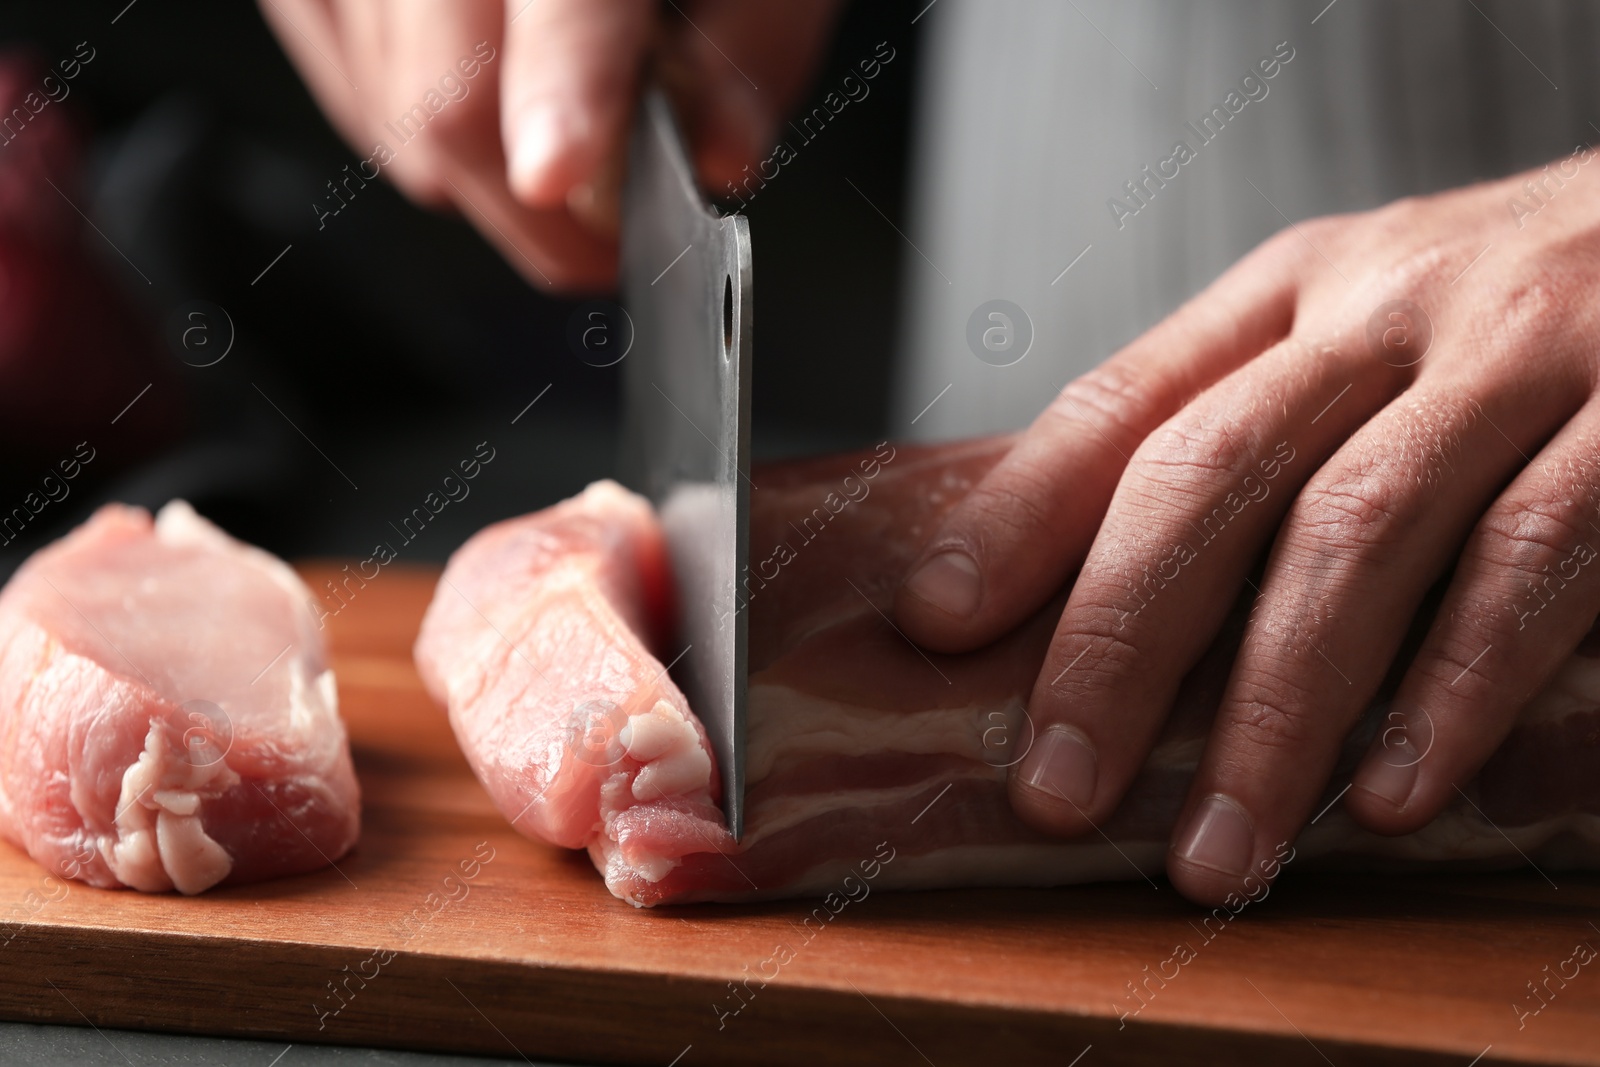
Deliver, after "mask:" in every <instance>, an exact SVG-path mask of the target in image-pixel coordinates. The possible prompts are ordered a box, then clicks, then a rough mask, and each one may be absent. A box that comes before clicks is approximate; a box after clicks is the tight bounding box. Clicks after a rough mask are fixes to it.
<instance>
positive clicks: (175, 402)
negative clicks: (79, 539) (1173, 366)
mask: <svg viewBox="0 0 1600 1067" xmlns="http://www.w3.org/2000/svg"><path fill="white" fill-rule="evenodd" d="M916 13H917V10H916V6H915V5H914V4H912V3H901V2H898V0H874V2H873V3H858V4H853V5H849V6H847V7H846V9H845V13H844V15H843V16H842V19H841V22H840V24H839V27H838V31H837V33H836V35H835V39H834V42H833V45H832V47H831V50H830V59H829V61H828V63H827V64H826V65H825V67H824V68H823V69H822V70H821V71H820V72H819V74H818V77H817V80H816V81H815V83H814V85H815V87H816V88H815V89H814V95H815V96H816V97H817V99H814V100H808V101H806V102H805V103H804V104H803V105H802V106H801V108H799V109H797V111H809V110H810V108H811V107H812V106H813V105H814V104H816V103H817V102H819V100H820V96H821V95H822V93H823V92H825V91H826V90H827V89H828V87H830V86H832V85H836V84H837V83H838V81H839V79H840V78H841V77H842V76H843V75H844V74H845V73H847V72H848V71H849V70H850V68H852V67H853V66H854V64H855V62H856V61H857V60H858V59H862V58H865V57H868V56H870V55H871V54H872V52H873V50H874V47H875V46H876V45H877V43H878V42H879V41H885V40H886V41H888V42H889V43H890V45H891V46H892V47H894V48H895V49H896V52H897V56H896V59H895V61H894V62H893V63H891V64H889V65H887V66H885V67H884V68H883V70H882V73H881V74H880V75H879V77H878V78H877V79H876V80H875V81H874V82H873V83H872V91H871V94H870V96H869V97H867V98H866V99H865V100H862V101H860V102H859V103H856V104H852V105H851V106H849V107H847V108H846V109H845V110H844V111H843V112H841V113H840V114H839V116H838V117H837V118H836V119H835V120H834V121H833V122H832V123H831V124H829V125H828V126H827V127H826V129H825V130H823V132H822V133H821V135H820V136H818V137H817V138H816V139H815V141H813V142H812V143H809V144H806V145H804V147H802V148H800V149H799V151H798V154H797V158H796V159H795V160H793V161H792V162H790V163H789V164H787V165H785V166H784V167H783V169H782V171H781V173H780V174H779V176H778V177H777V178H776V179H774V180H773V181H772V182H771V183H770V184H769V185H768V186H767V187H766V188H765V189H763V190H762V191H761V192H760V194H759V195H758V196H757V197H756V198H755V199H754V200H753V201H751V203H750V205H749V208H748V211H747V213H748V215H749V216H750V219H751V228H752V234H753V241H754V247H755V263H756V288H755V301H756V313H755V331H756V332H755V353H754V361H755V362H754V368H755V369H754V414H753V425H754V427H755V433H754V447H755V451H756V454H757V456H758V457H773V456H779V455H795V454H805V453H813V452H819V451H830V450H834V449H839V448H848V447H853V446H857V445H861V444H865V443H868V442H870V441H875V440H877V439H878V437H879V436H881V431H882V427H883V425H884V423H885V420H886V410H887V394H888V376H889V360H888V353H889V352H890V351H891V349H892V346H893V343H894V337H893V329H894V314H893V311H894V309H895V307H896V306H897V299H898V295H897V290H898V286H899V277H900V267H901V258H902V251H903V249H904V247H905V246H904V242H903V241H902V240H901V238H900V237H899V235H898V234H896V233H895V231H894V229H893V228H891V226H890V225H888V224H886V223H885V221H884V219H883V218H880V217H879V216H878V215H877V213H876V212H875V211H874V210H873V209H872V206H871V205H869V204H868V203H867V202H866V201H865V200H863V198H862V196H861V195H860V194H858V193H857V192H856V191H855V190H853V189H852V188H851V187H850V185H849V184H848V183H847V181H846V180H845V179H846V176H848V177H849V180H850V181H851V182H854V183H855V184H856V185H857V186H859V187H860V189H861V190H862V192H864V193H866V194H867V195H869V196H870V197H871V199H872V202H873V204H875V205H876V206H877V207H878V208H879V209H881V210H882V211H883V212H884V214H885V215H887V216H888V217H889V219H891V220H893V223H894V225H897V226H899V227H900V228H901V229H904V228H905V225H904V223H903V221H902V205H903V202H904V196H903V191H904V188H905V184H906V177H907V175H906V158H907V151H906V149H907V139H908V128H909V112H910V96H911V89H912V87H913V85H914V84H915V82H916V70H915V67H916V56H917V48H916V43H917V42H916V36H915V34H916V28H915V27H914V26H911V25H910V23H911V18H912V16H914V15H915V14H916ZM113 20H114V21H113ZM0 48H3V50H4V51H5V53H6V54H7V56H9V57H11V58H10V60H8V62H7V65H6V69H5V72H4V74H3V75H0V92H3V93H4V94H5V96H6V99H7V101H8V103H7V104H6V108H7V114H10V110H9V109H10V108H12V107H14V106H16V105H17V103H18V102H19V101H21V99H22V98H23V97H24V95H25V94H26V93H27V92H29V91H30V90H34V89H37V88H38V86H39V84H40V79H41V78H42V77H43V75H44V74H46V73H47V72H48V71H49V68H51V67H55V66H57V65H58V64H59V62H60V61H62V60H65V59H70V58H71V57H73V56H74V55H77V56H78V57H79V58H80V59H81V57H82V56H85V55H92V58H91V59H90V60H88V61H87V62H86V63H82V65H81V68H80V69H79V71H78V75H77V77H75V78H74V79H72V80H71V81H70V82H66V83H65V89H66V95H65V98H64V99H62V100H60V101H59V102H58V101H55V100H52V101H51V102H50V103H48V104H47V105H45V106H44V107H42V108H40V109H39V110H38V113H37V114H31V113H30V114H29V115H25V116H24V118H25V119H26V121H13V122H12V123H11V124H10V125H9V126H0V140H3V141H4V143H3V144H0V444H3V447H4V456H5V458H4V461H3V463H0V541H3V542H4V543H3V544H0V576H5V575H9V573H10V572H11V570H12V569H14V568H15V567H16V566H17V565H18V564H19V563H20V562H21V561H22V560H23V559H24V558H25V557H26V555H27V553H28V552H29V551H31V550H32V549H34V548H37V547H38V546H39V545H41V544H43V543H45V542H47V541H49V540H51V539H53V538H54V537H57V536H59V535H60V534H62V533H63V532H65V531H66V530H67V529H69V528H70V527H71V526H73V525H75V524H76V523H78V522H80V521H82V519H83V518H84V517H85V516H86V515H87V514H88V512H89V511H90V510H92V509H93V507H95V506H96V505H98V504H100V503H103V502H105V501H108V500H121V501H125V502H129V503H136V504H141V505H144V506H147V507H155V506H159V505H160V504H162V503H164V502H165V501H166V500H168V499H171V498H173V497H184V498H186V499H188V500H190V501H191V502H193V503H194V504H195V505H196V506H197V507H198V508H199V509H200V510H201V512H202V513H204V514H206V515H208V516H209V517H211V518H213V519H215V520H216V521H218V522H219V523H221V524H222V525H223V526H224V527H226V528H227V529H228V530H229V531H230V532H232V533H233V534H235V535H236V536H239V537H242V538H244V539H246V540H249V541H252V542H255V543H257V544H260V545H262V546H264V547H266V548H268V549H271V550H272V551H274V552H276V553H278V554H280V555H283V556H287V557H290V558H296V557H305V556H323V555H362V556H365V555H368V554H370V553H371V551H372V548H373V546H374V544H375V543H376V542H378V541H380V540H384V539H390V540H394V538H393V537H392V530H391V528H390V526H389V523H390V522H391V521H392V520H398V519H399V518H400V517H402V516H404V515H406V514H408V513H409V512H410V511H411V510H412V509H413V508H415V507H418V506H420V505H421V503H422V500H423V498H424V497H425V496H426V495H427V494H428V493H429V492H433V491H437V490H439V488H440V482H441V480H442V479H443V477H444V476H445V475H446V474H447V473H449V472H450V471H451V470H452V469H454V468H455V467H456V465H457V463H458V461H460V460H463V459H467V458H470V457H471V456H472V455H473V453H474V451H475V450H476V449H477V447H478V444H479V442H484V441H487V442H488V443H489V446H490V447H491V448H493V449H494V454H495V459H494V461H493V462H492V463H491V464H490V465H488V466H487V467H485V468H484V470H483V473H482V474H481V475H480V476H479V477H478V478H476V479H475V480H474V481H473V482H471V483H470V495H469V496H467V497H466V498H465V499H464V500H462V501H460V502H457V503H451V504H449V505H448V506H446V507H445V508H444V510H443V511H442V512H441V513H440V514H439V515H438V516H437V518H436V520H435V521H434V522H433V523H431V524H430V525H429V526H428V527H427V529H426V531H425V532H424V534H423V535H422V536H420V537H418V538H417V539H416V540H415V541H414V542H413V543H411V544H409V545H407V546H405V548H404V549H403V550H402V555H401V558H402V559H403V560H406V561H410V562H417V561H423V560H438V559H443V558H444V557H445V556H446V555H447V554H448V553H449V552H450V551H451V550H452V549H454V548H455V547H456V546H457V545H458V544H460V542H461V541H463V540H464V539H465V538H466V537H467V536H469V535H470V534H471V533H472V532H474V531H475V530H477V529H478V528H480V527H482V526H483V525H485V524H486V523H488V522H491V521H494V520H495V519H498V518H502V517H505V516H507V515H512V514H518V513H521V512H524V511H529V510H533V509H535V508H538V507H542V506H544V505H546V504H549V503H551V502H553V501H555V500H558V499H560V498H562V497H565V496H568V495H571V494H572V493H574V492H576V491H578V490H579V489H581V488H582V487H583V486H584V485H585V484H587V483H588V482H590V481H592V480H594V479H596V478H601V477H605V476H608V475H611V474H613V473H614V466H615V450H616V440H617V424H618V392H619V391H618V384H619V374H620V367H611V368H596V367H592V366H589V365H587V364H585V363H584V362H582V361H581V360H580V359H579V358H577V355H576V354H575V353H574V351H573V350H572V349H571V348H570V347H569V344H568V340H567V325H568V321H569V318H570V317H571V315H572V313H573V310H574V308H575V307H576V306H577V303H578V302H579V301H578V300H576V299H574V300H565V299H559V298H554V297H550V296H548V295H545V294H541V293H539V292H536V291H534V290H532V289H530V288H529V287H528V286H527V285H525V284H524V283H523V282H522V281H521V280H520V279H519V278H518V277H517V275H516V274H515V273H514V272H513V271H512V270H511V269H510V268H509V267H507V266H506V265H505V264H504V263H503V262H502V261H501V260H500V259H499V257H498V256H497V255H496V254H495V253H494V252H493V251H492V250H491V249H490V248H489V247H488V245H486V244H485V243H484V242H483V241H482V240H481V239H480V238H479V237H478V236H477V234H476V233H475V232H474V231H473V230H472V229H471V228H470V227H469V226H468V225H467V224H466V223H465V222H464V221H462V220H461V219H459V218H455V217H446V216H443V215H438V214H434V213H431V212H429V211H426V210H424V209H421V208H417V207H414V206H412V205H411V204H410V203H408V202H407V201H405V200H404V199H402V198H401V197H400V195H399V194H398V193H397V192H395V191H394V190H393V189H392V188H391V187H390V186H388V185H387V184H386V183H385V182H384V181H382V180H381V179H380V180H378V181H376V182H372V183H369V185H368V186H367V188H366V189H365V190H362V191H361V192H360V193H359V195H358V196H357V197H355V198H354V199H352V200H351V202H350V203H349V205H348V206H347V207H346V208H345V209H344V210H342V211H341V212H340V213H339V214H338V215H337V216H336V217H330V218H329V219H327V220H326V225H325V226H324V227H323V228H322V229H320V230H319V229H318V220H317V216H316V212H315V211H314V210H313V207H312V205H313V203H314V202H317V201H318V200H319V199H320V198H322V197H323V196H325V195H326V188H325V183H326V182H327V181H328V180H329V179H332V178H335V177H339V176H341V169H342V168H343V167H344V166H345V165H346V164H350V165H352V166H353V165H354V164H355V163H356V161H357V159H358V158H359V157H358V156H357V155H356V154H355V153H353V152H352V151H351V150H350V149H348V148H347V147H346V146H345V145H344V144H343V142H342V141H341V140H340V139H339V138H338V137H337V135H336V134H335V133H334V132H333V130H332V129H331V128H330V127H329V125H328V124H327V122H326V121H325V120H324V119H323V117H322V115H321V113H320V112H319V111H318V109H317V108H316V106H315V104H314V103H313V102H312V100H311V97H310V96H309V94H308V93H307V91H306V90H305V88H304V87H303V86H302V84H301V83H300V81H299V79H298V77H297V76H296V75H295V73H294V71H293V70H292V68H291V67H290V65H289V63H288V61H287V60H286V59H285V57H284V55H283V54H282V52H281V51H280V50H279V48H278V45H277V43H276V42H275V41H274V39H273V37H272V35H271V34H270V33H269V32H268V30H267V28H266V26H265V25H264V23H263V22H262V19H261V16H260V15H259V13H258V12H257V9H256V7H255V6H254V5H253V4H250V3H245V2H232V3H223V4H182V5H180V4H175V3H172V2H171V0H136V2H135V3H133V4H132V5H129V4H127V0H114V2H110V3H74V4H51V5H44V4H20V3H5V4H0ZM18 58H22V59H28V58H31V60H32V61H33V63H35V64H36V66H33V67H30V66H28V65H27V63H26V62H23V63H19V62H16V60H17V59H18ZM56 85H57V87H56V88H55V89H53V90H52V92H53V93H55V94H57V95H59V93H60V92H61V91H62V90H61V88H60V85H61V83H60V82H59V79H58V81H57V83H56ZM34 100H35V107H37V106H38V104H37V101H38V97H35V98H34ZM286 249H287V251H285V250H286ZM230 341H231V347H230V346H229V342H230ZM224 350H225V351H226V353H227V354H226V356H225V357H224V358H221V359H220V361H219V362H215V363H211V362H210V361H211V360H213V359H215V358H216V357H218V356H220V355H221V354H222V353H223V351H224ZM207 363H210V365H200V364H207ZM839 383H848V384H847V385H845V386H841V385H840V384H839ZM546 386H549V390H548V392H545V393H544V394H543V396H542V397H541V398H540V400H539V402H538V403H537V404H536V405H534V406H533V407H532V408H530V409H527V410H526V413H525V414H522V415H521V416H520V418H518V414H519V412H522V411H524V409H525V408H526V405H527V404H528V403H529V402H530V401H531V400H533V399H534V398H535V397H536V396H540V393H541V391H542V390H544V389H545V388H546ZM513 418H517V421H516V423H515V424H514V425H513V424H512V419H513ZM80 442H87V445H86V447H80ZM91 453H92V456H93V458H92V459H90V460H89V461H88V462H87V463H78V464H77V476H76V477H75V478H73V479H71V480H70V481H69V480H67V479H65V478H64V477H63V476H62V475H63V474H64V472H65V471H66V470H68V469H72V467H71V466H70V464H71V463H72V461H73V460H74V457H75V456H76V457H77V458H78V459H79V460H81V459H82V457H83V456H84V455H88V454H91ZM64 460H65V461H68V462H69V466H68V467H63V466H62V461H64ZM52 472H53V476H52ZM47 476H50V477H49V480H47ZM396 543H397V544H398V542H396Z"/></svg>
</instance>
